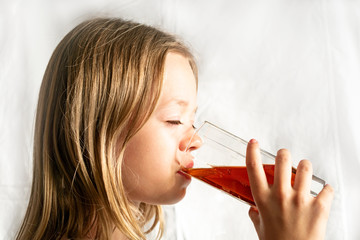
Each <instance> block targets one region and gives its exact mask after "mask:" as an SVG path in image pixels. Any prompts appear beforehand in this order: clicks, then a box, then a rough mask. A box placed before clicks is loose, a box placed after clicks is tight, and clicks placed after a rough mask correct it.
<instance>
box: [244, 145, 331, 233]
mask: <svg viewBox="0 0 360 240" xmlns="http://www.w3.org/2000/svg"><path fill="white" fill-rule="evenodd" d="M246 166H247V171H248V175H249V180H250V187H251V191H252V194H253V197H254V200H255V204H256V207H251V208H250V210H249V216H250V218H251V220H252V222H253V224H254V226H255V229H256V232H257V234H258V236H259V239H261V240H264V239H266V240H268V239H276V240H281V239H297V240H300V239H306V240H310V239H316V240H318V239H324V237H325V230H326V223H327V220H328V217H329V211H330V207H331V202H332V199H333V195H334V191H333V189H332V187H331V186H330V185H326V186H325V187H324V188H323V189H322V191H321V192H320V193H319V194H318V196H317V197H313V196H311V195H310V184H311V178H312V166H311V163H310V162H309V161H307V160H302V161H301V162H300V163H299V165H298V168H297V171H296V177H295V182H294V185H293V186H291V168H292V166H291V161H290V153H289V151H287V150H286V149H282V150H279V151H278V153H277V156H276V158H275V176H274V184H273V185H272V186H270V185H269V184H268V182H267V180H266V176H265V172H264V169H263V167H262V163H261V159H260V150H259V145H258V142H257V141H256V140H254V139H252V140H251V141H250V142H249V144H248V147H247V153H246Z"/></svg>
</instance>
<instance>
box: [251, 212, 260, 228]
mask: <svg viewBox="0 0 360 240" xmlns="http://www.w3.org/2000/svg"><path fill="white" fill-rule="evenodd" d="M249 217H250V219H251V221H252V222H253V224H254V226H255V229H256V231H257V230H258V227H259V226H260V215H259V211H258V209H257V208H256V207H250V209H249Z"/></svg>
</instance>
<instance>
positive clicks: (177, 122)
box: [166, 120, 196, 129]
mask: <svg viewBox="0 0 360 240" xmlns="http://www.w3.org/2000/svg"><path fill="white" fill-rule="evenodd" d="M166 122H167V123H169V124H172V125H183V123H182V122H181V121H179V120H169V121H166ZM191 126H192V128H193V129H196V127H195V126H194V125H191Z"/></svg>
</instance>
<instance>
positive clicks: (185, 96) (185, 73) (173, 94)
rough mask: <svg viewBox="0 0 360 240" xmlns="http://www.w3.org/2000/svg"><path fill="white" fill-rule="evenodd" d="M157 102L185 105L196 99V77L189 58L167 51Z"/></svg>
mask: <svg viewBox="0 0 360 240" xmlns="http://www.w3.org/2000/svg"><path fill="white" fill-rule="evenodd" d="M159 101H160V102H159V104H170V103H171V104H177V105H180V106H184V105H187V104H189V103H192V102H194V101H196V79H195V76H194V73H193V71H192V68H191V66H190V64H189V60H188V59H187V58H185V57H184V56H182V55H180V54H178V53H172V52H170V53H168V54H167V56H166V59H165V66H164V79H163V87H162V92H161V95H160V99H159Z"/></svg>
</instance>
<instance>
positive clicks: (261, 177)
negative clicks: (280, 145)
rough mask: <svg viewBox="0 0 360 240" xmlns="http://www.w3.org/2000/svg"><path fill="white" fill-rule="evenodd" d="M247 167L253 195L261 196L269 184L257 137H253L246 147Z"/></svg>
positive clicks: (255, 197)
mask: <svg viewBox="0 0 360 240" xmlns="http://www.w3.org/2000/svg"><path fill="white" fill-rule="evenodd" d="M246 169H247V173H248V176H249V181H250V188H251V192H252V194H253V197H254V199H255V202H256V199H257V197H258V196H260V195H261V194H262V193H263V192H264V191H265V190H266V189H268V188H269V185H268V183H267V180H266V175H265V172H264V168H263V165H262V162H261V158H260V150H259V144H258V142H257V141H256V140H255V139H251V140H250V141H249V143H248V145H247V149H246Z"/></svg>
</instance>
